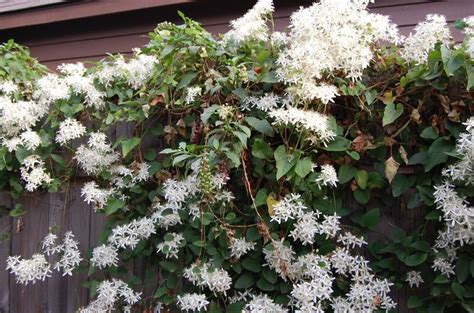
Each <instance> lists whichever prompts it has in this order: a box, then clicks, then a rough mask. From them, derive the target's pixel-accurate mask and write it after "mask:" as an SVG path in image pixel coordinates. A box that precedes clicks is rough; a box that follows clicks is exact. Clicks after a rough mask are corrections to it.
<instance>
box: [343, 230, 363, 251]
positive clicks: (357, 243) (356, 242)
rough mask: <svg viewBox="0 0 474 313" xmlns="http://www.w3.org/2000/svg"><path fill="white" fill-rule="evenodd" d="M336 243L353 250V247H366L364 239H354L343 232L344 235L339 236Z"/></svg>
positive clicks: (351, 235)
mask: <svg viewBox="0 0 474 313" xmlns="http://www.w3.org/2000/svg"><path fill="white" fill-rule="evenodd" d="M337 242H340V243H342V244H343V245H344V246H345V247H347V248H355V247H359V248H360V247H362V246H363V245H366V244H367V242H366V241H365V240H364V238H361V237H356V236H354V235H353V234H352V233H350V232H345V233H344V234H340V235H339V237H338V238H337Z"/></svg>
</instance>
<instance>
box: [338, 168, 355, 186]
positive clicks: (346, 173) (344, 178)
mask: <svg viewBox="0 0 474 313" xmlns="http://www.w3.org/2000/svg"><path fill="white" fill-rule="evenodd" d="M356 173H357V169H356V168H354V167H352V166H350V165H347V164H342V165H341V166H340V167H339V172H338V174H337V176H338V179H339V183H340V184H345V183H347V182H349V181H350V180H351V179H352V178H354V176H355V174H356Z"/></svg>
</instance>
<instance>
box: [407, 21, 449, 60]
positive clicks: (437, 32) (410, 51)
mask: <svg viewBox="0 0 474 313" xmlns="http://www.w3.org/2000/svg"><path fill="white" fill-rule="evenodd" d="M415 31H416V33H415V34H410V35H409V36H408V38H406V40H405V44H404V48H403V50H402V57H403V58H404V59H405V60H406V61H407V62H415V63H418V64H423V63H426V62H427V60H428V53H429V52H430V51H431V50H433V48H434V47H435V45H436V43H439V42H440V43H444V44H447V43H449V41H450V40H451V34H450V32H449V28H448V25H447V23H446V18H445V17H444V16H442V15H437V14H429V15H427V16H426V18H425V21H423V22H420V23H419V24H418V25H417V26H416V27H415Z"/></svg>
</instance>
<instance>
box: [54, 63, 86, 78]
mask: <svg viewBox="0 0 474 313" xmlns="http://www.w3.org/2000/svg"><path fill="white" fill-rule="evenodd" d="M57 69H58V71H60V72H61V73H62V74H64V75H67V76H73V75H79V76H82V75H84V74H85V72H86V68H85V67H84V63H82V62H77V63H62V64H61V65H59V66H58V68H57Z"/></svg>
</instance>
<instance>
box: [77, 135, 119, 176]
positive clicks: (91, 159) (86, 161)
mask: <svg viewBox="0 0 474 313" xmlns="http://www.w3.org/2000/svg"><path fill="white" fill-rule="evenodd" d="M106 140H107V136H106V135H105V134H104V133H101V132H96V133H91V134H90V138H89V140H88V142H87V146H85V145H81V146H79V147H78V148H77V150H76V155H75V156H74V159H76V160H77V163H78V164H79V166H80V167H81V168H82V169H83V170H84V171H85V172H86V173H87V174H98V173H99V172H101V171H103V170H106V169H107V168H108V167H109V166H110V165H111V164H112V163H114V162H115V161H117V160H118V159H119V155H118V153H116V152H115V151H114V150H113V149H112V147H111V146H110V145H109V144H108V143H107V142H106Z"/></svg>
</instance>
